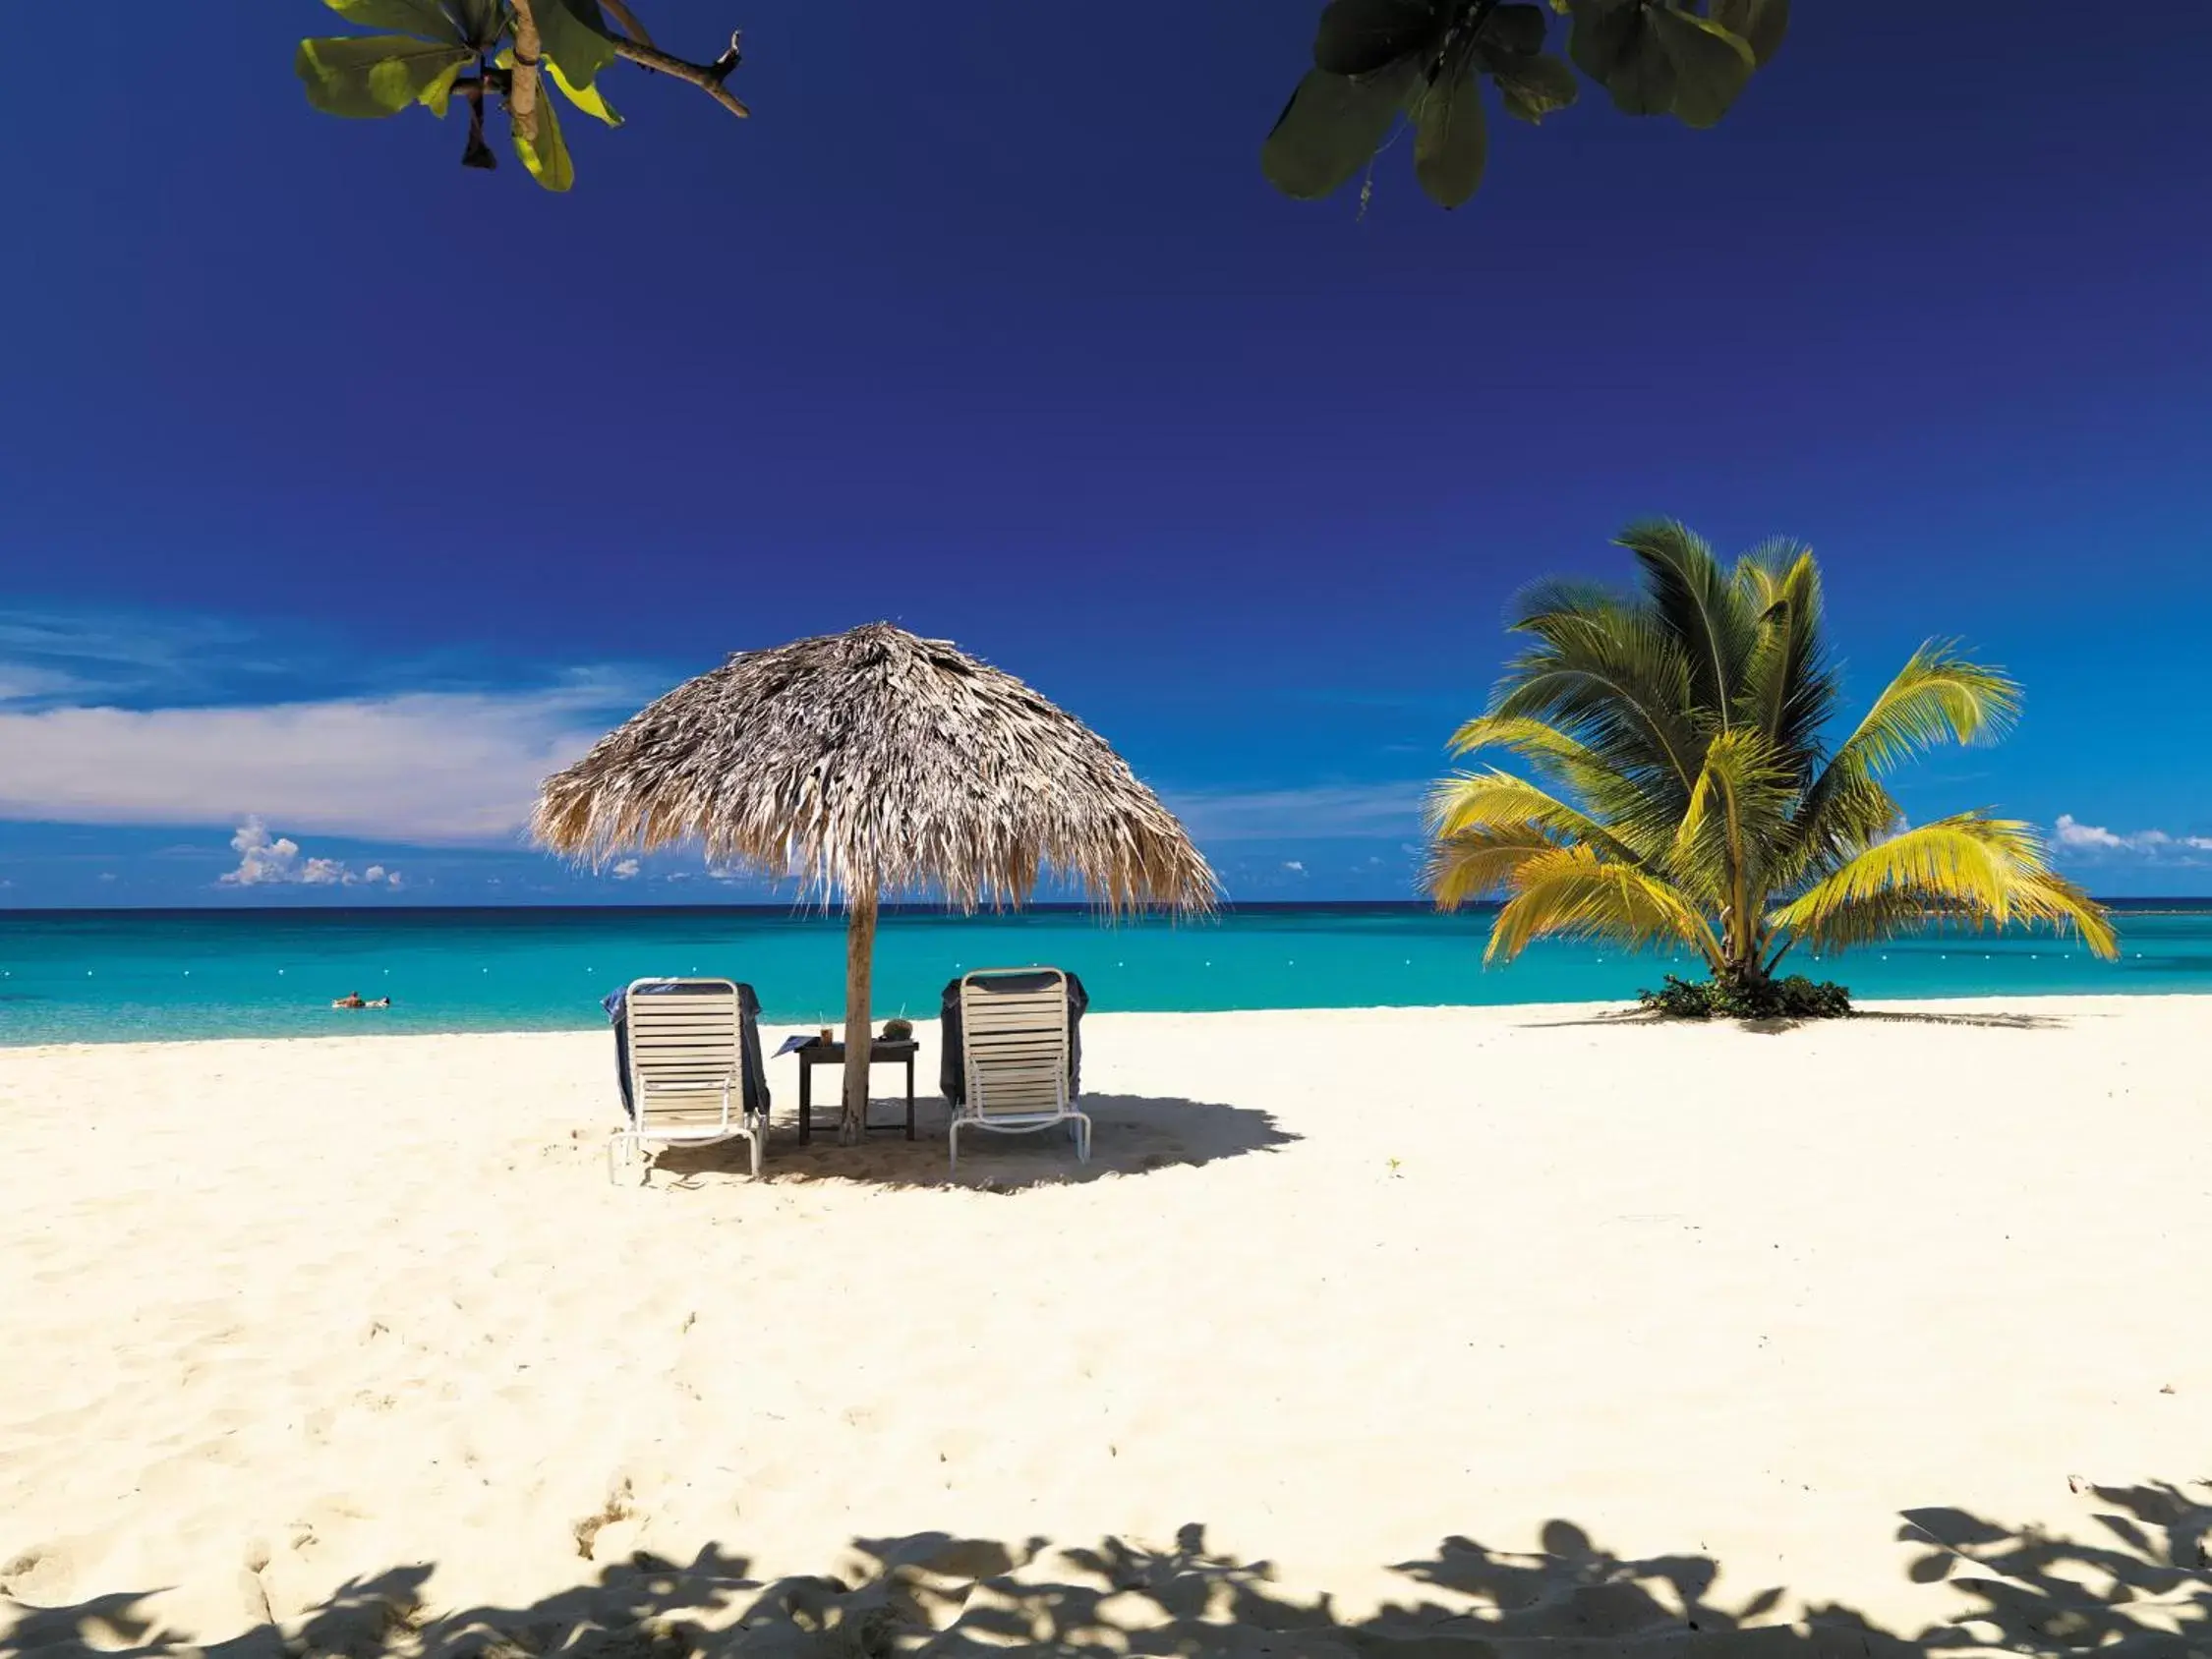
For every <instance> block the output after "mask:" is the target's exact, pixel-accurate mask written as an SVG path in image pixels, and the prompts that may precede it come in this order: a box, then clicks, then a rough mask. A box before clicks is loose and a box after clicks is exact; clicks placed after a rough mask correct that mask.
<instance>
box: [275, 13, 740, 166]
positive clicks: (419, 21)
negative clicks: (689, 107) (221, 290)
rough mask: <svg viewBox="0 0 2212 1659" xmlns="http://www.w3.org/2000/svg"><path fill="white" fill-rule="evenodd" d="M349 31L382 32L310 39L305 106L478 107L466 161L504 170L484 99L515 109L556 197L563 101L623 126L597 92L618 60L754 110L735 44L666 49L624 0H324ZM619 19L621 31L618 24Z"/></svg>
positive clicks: (521, 143) (303, 70) (304, 60)
mask: <svg viewBox="0 0 2212 1659" xmlns="http://www.w3.org/2000/svg"><path fill="white" fill-rule="evenodd" d="M323 4H324V5H326V6H328V7H329V8H330V10H331V11H333V12H335V13H337V14H338V16H340V17H341V18H344V19H345V20H346V21H347V22H348V23H354V24H359V25H362V26H363V27H364V28H366V29H373V30H376V31H377V32H374V33H366V34H339V35H327V36H322V37H320V38H315V39H308V40H302V41H301V42H300V47H299V52H298V54H297V55H296V56H295V58H294V60H293V68H294V71H295V72H296V73H297V74H298V76H299V78H300V81H301V84H302V85H303V86H305V87H306V89H307V96H308V101H309V102H310V103H311V104H313V105H314V106H315V107H316V108H317V109H320V110H322V111H324V112H325V113H327V114H330V115H339V116H346V117H350V118H354V119H365V120H366V119H380V118H382V117H384V116H389V115H397V114H398V113H400V111H402V110H405V109H408V108H411V107H413V106H415V105H418V104H419V105H421V106H422V107H423V108H425V109H428V110H429V111H431V113H432V114H434V115H437V116H438V117H439V118H440V119H442V118H443V117H444V115H445V113H446V111H447V109H449V108H450V107H451V104H452V101H453V99H455V98H456V97H458V98H460V99H462V100H463V101H465V102H466V103H467V104H468V106H469V133H468V142H467V145H466V147H465V148H464V149H463V151H462V155H461V163H462V165H463V166H467V167H486V168H489V167H495V166H497V165H498V157H497V155H496V154H495V152H494V151H493V149H492V146H491V145H490V144H489V143H486V142H485V137H484V122H485V105H486V101H487V99H495V100H497V102H498V103H499V104H500V105H501V106H503V107H504V108H505V110H506V113H507V126H508V132H509V136H510V138H511V141H512V143H513V145H514V149H515V153H516V155H517V156H519V157H520V158H521V160H522V164H523V166H524V167H525V168H527V169H528V171H529V173H530V176H531V177H532V178H534V179H536V180H537V181H538V183H539V184H541V185H542V186H544V187H545V188H546V189H548V190H553V191H564V190H567V189H568V188H569V187H570V186H571V185H572V184H574V183H575V178H576V172H575V165H574V163H573V161H572V160H571V158H570V156H569V152H568V145H567V142H566V140H565V139H564V138H563V137H562V135H561V130H560V116H559V113H558V109H557V107H556V100H555V99H553V97H550V96H546V95H544V93H545V85H546V83H547V82H548V81H550V82H551V83H552V84H553V87H554V88H556V89H557V90H558V91H559V93H560V100H557V101H565V102H566V103H567V104H568V105H569V106H571V107H572V108H575V109H578V110H581V111H583V113H585V114H586V115H589V116H591V117H592V118H594V119H595V120H598V121H602V122H605V123H606V124H607V125H608V126H610V127H618V126H620V125H621V119H622V118H621V117H620V116H619V115H617V114H616V113H615V112H614V109H613V106H612V105H611V104H610V103H609V102H608V101H607V99H606V96H605V95H604V93H603V92H602V90H601V89H600V86H599V80H600V76H601V73H602V72H603V71H605V70H606V69H608V68H610V67H611V65H612V64H613V63H614V62H615V60H616V59H627V60H628V61H629V62H631V63H634V64H637V65H638V66H639V67H641V68H643V69H647V70H651V71H654V72H655V73H658V74H662V75H669V76H672V77H674V78H675V79H677V80H679V81H684V82H688V83H689V84H691V85H692V86H697V87H699V88H700V90H702V91H704V92H706V93H707V95H708V96H709V97H712V98H713V99H714V100H715V101H716V102H717V103H719V104H721V105H722V106H723V107H724V108H725V109H727V110H728V111H729V112H730V113H731V114H732V115H740V116H741V115H745V114H747V113H749V112H748V111H747V110H746V108H745V105H744V104H743V103H742V102H741V101H739V99H738V98H737V97H736V95H735V94H734V93H732V92H731V91H730V90H729V89H728V86H726V85H725V83H726V82H727V81H728V78H729V74H730V72H731V71H732V70H734V69H735V68H736V67H737V64H738V62H739V55H738V38H737V36H736V35H735V34H732V35H731V36H730V39H729V46H728V50H727V51H725V52H724V53H723V54H722V55H721V56H720V57H718V58H716V59H715V60H714V61H713V62H712V63H692V62H690V61H688V60H686V59H683V58H678V57H675V56H673V55H672V54H670V53H669V52H665V51H663V50H662V49H661V48H660V47H659V46H658V45H656V44H655V43H654V41H653V38H652V36H651V35H649V34H648V33H647V32H646V31H645V29H644V28H643V27H642V26H641V25H640V24H639V23H638V21H637V18H636V17H635V15H634V14H633V13H632V12H631V11H630V9H629V6H628V5H627V3H626V0H605V5H604V7H603V5H602V0H323ZM610 13H611V14H612V15H613V18H614V19H615V21H616V22H617V23H619V25H620V31H617V29H615V27H614V26H613V25H612V24H611V23H610V22H609V17H608V14H610Z"/></svg>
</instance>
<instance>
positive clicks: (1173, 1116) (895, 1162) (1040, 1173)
mask: <svg viewBox="0 0 2212 1659" xmlns="http://www.w3.org/2000/svg"><path fill="white" fill-rule="evenodd" d="M1077 1104H1078V1105H1080V1106H1081V1108H1082V1110H1083V1111H1084V1112H1086V1113H1088V1114H1089V1115H1090V1120H1091V1144H1090V1158H1089V1160H1088V1162H1085V1163H1077V1161H1076V1148H1075V1145H1074V1143H1073V1141H1072V1140H1071V1139H1070V1137H1069V1134H1068V1133H1067V1131H1065V1130H1062V1129H1045V1130H1040V1131H1037V1132H1034V1133H1030V1134H1004V1133H1000V1134H984V1133H981V1132H979V1131H976V1130H973V1129H963V1130H961V1131H960V1170H959V1172H958V1173H954V1172H953V1170H952V1169H951V1167H950V1166H951V1158H950V1153H949V1149H948V1147H947V1144H946V1120H947V1108H946V1105H945V1102H944V1099H943V1097H941V1096H934V1095H933V1096H931V1097H929V1098H927V1099H924V1100H917V1101H916V1102H915V1103H914V1116H915V1121H914V1134H915V1138H914V1139H913V1140H910V1141H909V1140H907V1139H906V1138H905V1136H904V1134H903V1132H902V1129H903V1123H904V1115H905V1102H904V1100H903V1098H901V1099H899V1100H897V1101H893V1100H887V1099H884V1098H881V1097H879V1098H878V1099H877V1100H876V1101H875V1103H874V1105H873V1108H872V1114H871V1121H872V1122H874V1123H875V1124H876V1125H878V1126H877V1127H876V1128H874V1129H872V1130H871V1131H870V1132H869V1135H868V1139H867V1143H866V1144H865V1145H863V1146H852V1147H846V1146H840V1145H839V1144H838V1128H837V1116H836V1108H835V1106H834V1105H833V1106H832V1107H831V1108H830V1109H829V1110H828V1112H827V1113H824V1112H817V1113H816V1114H815V1118H814V1137H813V1139H812V1140H811V1141H808V1142H806V1143H805V1144H803V1145H802V1144H801V1143H800V1141H799V1138H798V1127H797V1119H796V1117H795V1116H793V1115H792V1114H790V1113H788V1112H786V1113H784V1114H783V1115H781V1116H778V1118H777V1119H776V1122H775V1126H774V1128H773V1129H772V1130H771V1132H770V1135H769V1141H768V1154H767V1157H766V1159H765V1161H764V1162H763V1164H762V1166H761V1173H762V1176H763V1177H764V1178H766V1179H769V1180H775V1181H807V1180H845V1181H858V1182H861V1183H863V1184H865V1185H869V1186H890V1187H907V1186H960V1187H974V1188H979V1189H983V1190H987V1191H992V1192H1014V1191H1019V1190H1020V1189H1022V1188H1025V1187H1034V1186H1065V1185H1072V1184H1076V1183H1078V1182H1083V1181H1093V1180H1097V1179H1098V1178H1099V1177H1101V1176H1103V1175H1144V1174H1150V1173H1154V1172H1155V1171H1160V1170H1176V1169H1195V1168H1197V1167H1198V1166H1200V1165H1205V1164H1212V1163H1215V1162H1218V1161H1219V1160H1221V1159H1224V1158H1237V1157H1242V1156H1243V1155H1244V1154H1246V1153H1251V1152H1272V1151H1274V1150H1275V1149H1276V1148H1278V1147H1282V1146H1288V1145H1289V1144H1290V1143H1291V1142H1293V1141H1295V1140H1297V1139H1298V1138H1299V1137H1298V1136H1296V1135H1294V1134H1292V1133H1291V1132H1290V1131H1289V1130H1287V1129H1284V1128H1282V1127H1280V1126H1279V1125H1278V1124H1277V1123H1276V1121H1275V1117H1274V1115H1273V1114H1272V1113H1268V1112H1262V1111H1260V1110H1259V1109H1257V1108H1256V1107H1249V1106H1224V1105H1221V1104H1218V1103H1216V1102H1209V1101H1194V1100H1180V1099H1170V1098H1165V1097H1160V1096H1150V1095H1088V1094H1086V1095H1084V1096H1083V1097H1082V1099H1081V1100H1080V1101H1079V1102H1078V1103H1077ZM894 1122H896V1123H898V1124H899V1125H900V1127H899V1128H892V1127H890V1126H889V1125H892V1124H893V1123H894ZM746 1158H747V1154H746V1151H745V1147H744V1144H743V1143H742V1142H738V1141H725V1142H723V1143H721V1144H719V1145H715V1146H704V1147H688V1148H670V1149H669V1150H667V1151H664V1152H663V1153H661V1155H660V1157H659V1159H658V1161H657V1163H656V1165H655V1169H656V1170H657V1171H658V1172H659V1173H657V1174H656V1175H655V1176H654V1183H655V1184H656V1185H663V1184H669V1183H670V1182H673V1183H674V1184H678V1185H682V1184H688V1183H691V1182H694V1181H698V1180H701V1179H709V1180H719V1179H722V1178H725V1177H728V1178H729V1179H736V1180H741V1179H743V1178H744V1176H745V1174H746V1172H747V1169H748V1165H747V1163H746Z"/></svg>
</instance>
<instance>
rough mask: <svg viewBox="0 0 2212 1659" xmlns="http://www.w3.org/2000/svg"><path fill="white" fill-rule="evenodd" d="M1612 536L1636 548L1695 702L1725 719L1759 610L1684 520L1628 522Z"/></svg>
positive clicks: (1755, 634) (1754, 637) (1753, 642)
mask: <svg viewBox="0 0 2212 1659" xmlns="http://www.w3.org/2000/svg"><path fill="white" fill-rule="evenodd" d="M1616 540H1617V542H1618V543H1619V544H1620V545H1621V546H1623V547H1626V548H1627V549H1628V550H1629V551H1630V552H1631V553H1633V554H1635V555H1636V562H1637V564H1638V565H1639V566H1640V567H1641V568H1642V571H1643V575H1644V592H1645V594H1646V595H1647V596H1648V601H1649V603H1650V606H1651V610H1652V613H1653V615H1654V616H1656V617H1657V618H1658V619H1659V624H1660V626H1661V627H1663V628H1664V629H1665V630H1666V632H1667V634H1668V635H1669V636H1670V637H1671V638H1672V639H1674V640H1675V642H1676V643H1677V644H1679V646H1680V647H1681V650H1682V656H1683V659H1684V660H1685V661H1686V662H1687V663H1688V664H1689V670H1690V694H1691V697H1692V699H1693V700H1694V703H1695V706H1696V707H1697V708H1698V709H1700V710H1704V711H1709V712H1711V713H1712V714H1713V715H1717V718H1718V723H1720V724H1721V725H1722V726H1725V725H1726V724H1727V723H1728V720H1729V717H1730V712H1731V710H1732V708H1733V706H1734V704H1735V701H1736V699H1737V697H1738V696H1739V695H1740V693H1741V690H1742V685H1743V676H1744V670H1745V668H1746V666H1747V665H1748V664H1749V663H1750V661H1751V657H1752V653H1753V651H1754V650H1755V649H1756V647H1757V645H1758V643H1759V612H1758V611H1757V610H1756V609H1755V608H1754V607H1752V606H1751V605H1749V604H1747V603H1745V602H1744V595H1743V594H1742V593H1741V592H1740V591H1739V590H1738V589H1737V588H1736V586H1735V584H1734V583H1733V582H1731V581H1730V580H1729V578H1728V574H1727V572H1725V571H1723V570H1722V569H1721V568H1720V561H1719V560H1718V559H1717V558H1715V557H1714V556H1713V549H1712V548H1711V547H1710V546H1708V545H1707V544H1706V543H1705V542H1704V541H1703V540H1702V539H1701V538H1700V537H1698V536H1697V535H1696V534H1695V533H1693V532H1692V531H1691V530H1690V529H1689V528H1688V527H1687V526H1686V525H1682V524H1679V523H1676V522H1675V521H1674V520H1672V519H1660V520H1655V521H1651V522H1648V523H1644V524H1632V525H1630V526H1629V527H1628V528H1627V529H1626V530H1624V531H1622V532H1621V534H1620V535H1619V537H1618V538H1616Z"/></svg>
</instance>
